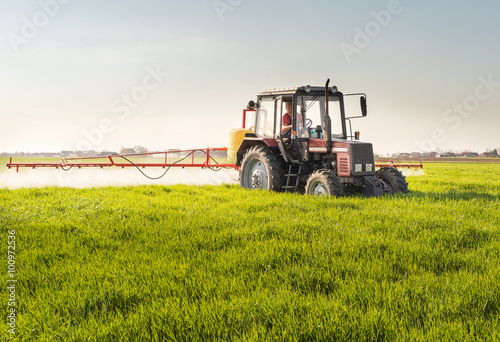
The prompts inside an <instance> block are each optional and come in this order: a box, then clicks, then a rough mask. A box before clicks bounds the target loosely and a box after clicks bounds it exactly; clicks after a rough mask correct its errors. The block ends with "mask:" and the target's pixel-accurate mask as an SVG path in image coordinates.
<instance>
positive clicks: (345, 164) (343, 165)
mask: <svg viewBox="0 0 500 342" xmlns="http://www.w3.org/2000/svg"><path fill="white" fill-rule="evenodd" d="M339 173H340V174H344V175H345V174H347V175H349V158H345V157H341V158H339Z"/></svg>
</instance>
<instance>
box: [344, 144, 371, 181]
mask: <svg viewBox="0 0 500 342" xmlns="http://www.w3.org/2000/svg"><path fill="white" fill-rule="evenodd" d="M350 147H351V149H350V150H351V170H352V173H353V174H354V175H367V174H374V173H375V165H374V162H373V147H372V144H352V145H351V146H350Z"/></svg>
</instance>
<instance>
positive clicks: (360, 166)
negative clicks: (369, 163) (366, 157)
mask: <svg viewBox="0 0 500 342" xmlns="http://www.w3.org/2000/svg"><path fill="white" fill-rule="evenodd" d="M354 172H363V164H355V165H354Z"/></svg>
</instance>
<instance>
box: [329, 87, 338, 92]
mask: <svg viewBox="0 0 500 342" xmlns="http://www.w3.org/2000/svg"><path fill="white" fill-rule="evenodd" d="M330 89H331V91H332V93H336V92H338V91H339V88H337V86H332V87H331V88H330Z"/></svg>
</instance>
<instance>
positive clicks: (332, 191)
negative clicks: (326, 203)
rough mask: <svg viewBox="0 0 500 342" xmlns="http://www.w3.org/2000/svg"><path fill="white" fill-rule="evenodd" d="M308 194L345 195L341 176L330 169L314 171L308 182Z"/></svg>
mask: <svg viewBox="0 0 500 342" xmlns="http://www.w3.org/2000/svg"><path fill="white" fill-rule="evenodd" d="M305 190H306V194H308V195H314V196H336V197H340V196H344V188H343V186H342V183H340V179H339V177H337V175H335V174H334V173H333V172H332V171H330V170H318V171H314V172H313V173H312V174H311V176H309V179H308V180H307V184H306V188H305Z"/></svg>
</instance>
